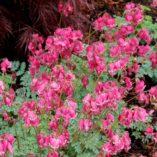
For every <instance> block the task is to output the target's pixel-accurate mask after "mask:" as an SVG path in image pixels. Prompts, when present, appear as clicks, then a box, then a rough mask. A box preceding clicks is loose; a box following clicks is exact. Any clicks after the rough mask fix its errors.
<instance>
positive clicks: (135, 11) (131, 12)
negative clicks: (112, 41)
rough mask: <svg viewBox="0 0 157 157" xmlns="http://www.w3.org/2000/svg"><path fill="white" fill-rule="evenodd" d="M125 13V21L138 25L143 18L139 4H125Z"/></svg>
mask: <svg viewBox="0 0 157 157" xmlns="http://www.w3.org/2000/svg"><path fill="white" fill-rule="evenodd" d="M125 14H126V15H125V19H126V20H127V22H129V23H133V24H134V25H139V24H140V23H141V22H142V21H143V19H144V15H143V10H142V8H141V6H136V5H135V4H134V3H128V4H127V5H126V7H125Z"/></svg>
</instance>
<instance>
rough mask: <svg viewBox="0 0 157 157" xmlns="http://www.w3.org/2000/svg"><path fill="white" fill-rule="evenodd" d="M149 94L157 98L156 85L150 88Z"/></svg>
mask: <svg viewBox="0 0 157 157" xmlns="http://www.w3.org/2000/svg"><path fill="white" fill-rule="evenodd" d="M149 95H150V96H151V97H154V98H155V99H157V86H154V87H152V88H151V89H150V90H149Z"/></svg>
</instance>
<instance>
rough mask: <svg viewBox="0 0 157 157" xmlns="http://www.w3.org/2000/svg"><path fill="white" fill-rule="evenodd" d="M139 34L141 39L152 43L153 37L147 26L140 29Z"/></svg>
mask: <svg viewBox="0 0 157 157" xmlns="http://www.w3.org/2000/svg"><path fill="white" fill-rule="evenodd" d="M138 36H139V38H140V39H142V40H145V41H146V42H147V44H150V42H151V37H150V35H149V31H148V30H147V29H146V28H142V29H141V30H140V31H139V33H138Z"/></svg>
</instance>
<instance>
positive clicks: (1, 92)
mask: <svg viewBox="0 0 157 157" xmlns="http://www.w3.org/2000/svg"><path fill="white" fill-rule="evenodd" d="M4 89H5V88H4V83H3V81H1V80H0V96H2V94H3V92H4Z"/></svg>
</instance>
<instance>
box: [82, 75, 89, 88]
mask: <svg viewBox="0 0 157 157" xmlns="http://www.w3.org/2000/svg"><path fill="white" fill-rule="evenodd" d="M82 84H83V87H84V88H85V89H86V87H87V85H88V76H87V75H86V76H84V77H83V78H82Z"/></svg>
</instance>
